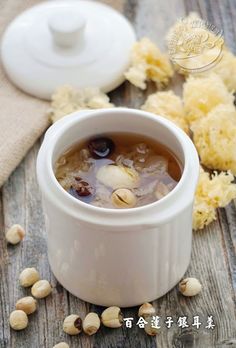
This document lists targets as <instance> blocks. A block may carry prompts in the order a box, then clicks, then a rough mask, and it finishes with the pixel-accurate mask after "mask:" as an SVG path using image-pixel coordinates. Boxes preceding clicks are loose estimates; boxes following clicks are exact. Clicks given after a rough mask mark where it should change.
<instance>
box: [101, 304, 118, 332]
mask: <svg viewBox="0 0 236 348" xmlns="http://www.w3.org/2000/svg"><path fill="white" fill-rule="evenodd" d="M101 321H102V323H103V325H104V326H106V327H110V328H113V329H115V328H119V327H121V326H122V324H123V313H122V312H121V309H120V308H119V307H116V306H112V307H108V308H106V309H105V310H104V311H103V312H102V315H101Z"/></svg>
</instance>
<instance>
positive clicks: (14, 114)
mask: <svg viewBox="0 0 236 348" xmlns="http://www.w3.org/2000/svg"><path fill="white" fill-rule="evenodd" d="M39 2H40V1H35V0H0V37H2V34H3V32H4V30H5V28H6V26H7V24H8V23H9V22H10V21H11V20H12V19H13V18H14V17H16V16H17V15H18V14H19V13H20V12H22V11H24V10H25V9H26V8H27V7H30V6H33V5H35V4H37V3H39ZM47 108H48V103H47V102H45V101H42V100H39V99H36V98H33V97H31V96H29V95H27V94H25V93H23V92H21V91H20V90H19V89H17V88H16V87H15V86H13V84H12V83H11V82H10V81H9V80H8V79H7V77H6V75H5V73H4V71H3V67H2V65H1V63H0V186H2V184H3V183H4V181H5V180H6V179H7V178H8V176H9V175H10V174H11V172H12V171H13V170H14V169H15V168H16V166H17V165H18V164H19V163H20V161H21V160H22V159H23V157H24V156H25V154H26V153H27V151H28V150H29V149H30V147H31V146H32V145H33V144H34V142H35V141H36V139H37V138H38V137H39V136H40V135H41V134H42V133H43V131H44V130H45V129H46V127H47V126H48V117H47V116H46V110H47Z"/></svg>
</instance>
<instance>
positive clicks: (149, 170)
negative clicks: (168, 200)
mask: <svg viewBox="0 0 236 348" xmlns="http://www.w3.org/2000/svg"><path fill="white" fill-rule="evenodd" d="M101 137H106V138H109V139H112V141H113V143H114V145H115V147H114V151H113V152H112V153H111V154H109V155H108V156H107V157H106V158H94V156H92V155H91V151H90V150H89V144H90V141H91V139H88V140H84V141H81V142H79V143H77V144H75V145H73V146H72V147H71V148H70V149H68V150H67V151H66V152H65V153H63V154H62V155H61V156H60V157H59V159H58V160H57V161H56V164H55V176H56V178H57V180H58V182H59V183H60V184H61V186H62V187H63V188H64V189H65V190H66V191H67V192H69V193H70V194H72V195H73V196H74V197H76V198H77V199H79V200H81V201H83V202H85V203H88V204H92V205H95V206H98V207H104V208H113V209H114V208H117V206H114V204H113V203H112V199H111V196H112V193H113V191H114V188H112V187H110V186H109V182H107V183H105V185H104V183H101V182H100V181H99V180H98V179H97V173H98V171H99V169H100V168H101V167H103V166H106V165H118V166H121V167H123V168H130V169H131V170H134V171H135V172H136V173H138V176H139V185H138V187H134V188H131V189H130V190H131V191H132V193H133V194H134V195H135V197H136V204H135V207H139V206H143V205H146V204H150V203H153V202H155V201H157V200H159V199H161V198H162V197H164V196H165V195H167V194H168V193H169V192H170V191H172V190H173V188H174V187H175V186H176V185H177V183H178V182H179V180H180V178H181V175H182V164H181V163H180V161H179V160H178V159H177V158H176V156H175V155H174V154H173V153H172V152H171V151H170V150H169V149H168V148H167V147H165V146H163V145H162V144H160V143H158V142H157V141H156V140H153V139H151V138H148V137H145V136H143V135H139V134H133V133H109V134H105V135H101ZM95 138H99V137H98V136H97V137H95ZM92 139H94V138H92ZM111 180H112V178H111ZM108 181H109V180H108ZM81 182H82V183H84V184H85V183H86V185H87V184H88V186H87V188H89V190H90V194H88V195H82V196H80V195H79V194H78V192H79V191H78V190H76V188H78V184H79V185H81ZM87 188H86V187H85V190H87ZM85 193H86V192H85ZM123 208H124V207H123Z"/></svg>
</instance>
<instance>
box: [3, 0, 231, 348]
mask: <svg viewBox="0 0 236 348" xmlns="http://www.w3.org/2000/svg"><path fill="white" fill-rule="evenodd" d="M104 2H106V3H108V4H110V5H113V6H114V7H116V8H117V9H118V10H120V11H123V12H124V13H125V15H126V16H127V17H128V18H129V19H130V20H131V21H132V23H133V24H134V26H135V29H136V31H137V34H138V36H139V37H142V36H144V35H146V36H149V37H150V38H152V39H153V40H154V41H155V42H157V43H158V44H159V45H160V47H162V48H163V47H164V40H163V39H164V35H165V33H166V30H167V28H168V27H169V25H171V24H172V23H173V22H174V20H175V18H176V17H179V16H182V15H183V14H184V12H185V10H186V11H187V12H188V11H190V10H197V11H200V12H201V14H202V15H203V17H204V18H208V19H209V20H211V21H213V20H214V21H216V22H217V23H215V24H217V25H219V24H220V25H223V26H224V30H225V31H227V32H228V31H231V33H230V34H227V40H229V42H228V44H229V45H231V44H232V47H233V45H234V42H233V43H232V40H233V38H234V39H235V35H234V33H235V24H234V22H233V19H232V17H230V16H229V13H230V12H231V13H236V4H235V2H234V1H228V0H227V1H225V2H224V4H225V3H226V7H225V6H224V5H223V2H222V1H218V2H216V1H209V0H199V1H195V0H190V1H189V0H188V1H187V0H185V2H184V4H185V7H184V6H183V2H182V1H179V0H169V1H167V0H166V1H165V2H163V1H157V0H145V1H143V0H126V1H125V0H120V1H114V0H107V1H104ZM214 4H216V5H214ZM232 33H233V34H232ZM179 81H180V80H179V79H174V81H173V83H172V86H173V88H175V89H176V90H178V85H179ZM153 90H154V88H153V86H150V87H149V88H148V90H147V91H145V92H144V93H143V92H141V91H140V90H138V89H137V88H135V87H133V86H130V84H129V83H127V82H126V83H124V84H123V85H122V86H121V87H119V88H118V89H117V90H116V91H115V92H112V93H110V96H111V98H112V101H113V102H114V103H115V104H117V105H126V106H130V107H139V106H140V105H141V104H142V103H143V101H144V99H145V97H146V95H147V94H148V93H150V92H151V91H153ZM39 145H40V144H39V143H37V144H36V145H35V146H34V148H33V149H32V150H31V151H30V153H29V154H28V155H27V157H26V158H25V160H24V161H23V162H22V164H21V165H20V166H19V167H18V168H17V170H16V171H15V172H14V173H13V175H12V176H11V177H10V178H9V180H8V182H7V183H6V185H5V186H4V187H3V190H2V193H1V200H0V228H1V231H0V282H1V283H0V347H1V348H5V347H7V348H8V347H9V348H11V347H17V348H22V347H24V348H38V347H39V348H41V347H44V348H50V347H53V345H54V344H55V343H57V342H59V341H61V340H65V341H67V342H68V343H69V344H70V347H72V348H75V347H83V348H90V347H95V348H123V347H124V348H128V347H131V348H139V347H141V348H143V347H144V348H146V347H147V348H154V347H157V346H158V347H163V348H168V347H176V348H177V347H178V348H179V347H184V348H185V347H186V348H194V347H207V348H211V347H212V348H213V347H228V346H231V347H236V327H235V322H236V313H235V303H234V300H235V297H234V296H235V294H234V288H233V280H234V282H235V277H236V276H235V243H236V227H235V226H236V208H235V204H234V203H232V204H231V205H230V206H229V207H227V209H222V210H220V211H219V213H218V214H219V217H218V221H216V222H215V223H213V224H212V225H211V226H209V227H208V228H206V229H205V230H204V231H202V232H197V233H195V234H194V237H193V252H192V260H191V264H190V267H189V269H188V272H187V274H186V275H189V276H196V277H197V278H199V279H200V280H201V282H202V284H203V291H202V293H201V294H200V295H199V296H197V297H196V298H192V299H189V298H184V297H183V296H181V295H180V294H179V293H178V291H177V289H176V288H174V289H173V290H172V291H170V292H169V293H168V294H167V295H165V296H163V297H162V298H161V299H159V300H157V301H155V302H154V306H155V307H156V309H157V313H158V315H159V316H160V317H161V318H162V324H163V321H164V320H165V317H166V316H173V319H174V320H175V321H176V319H177V318H178V316H183V315H186V316H188V318H189V320H190V319H191V318H192V316H194V315H199V316H200V319H201V321H202V323H203V324H204V325H205V322H206V318H207V315H213V317H214V320H215V324H216V328H215V329H214V330H206V329H204V328H201V329H199V330H196V329H194V328H192V327H191V326H190V327H189V328H187V329H183V330H181V329H179V328H178V327H177V326H176V324H175V325H173V327H172V328H171V329H169V330H167V329H165V328H164V327H163V325H162V330H161V332H160V334H159V335H158V336H157V338H151V337H148V336H147V335H146V334H145V333H144V332H143V330H142V329H139V328H138V327H137V326H135V325H134V327H133V328H132V329H127V328H125V327H123V328H121V329H116V330H111V329H107V328H105V327H102V328H101V330H100V331H99V333H98V334H96V335H95V336H94V337H87V336H85V335H84V334H82V335H80V336H78V337H68V336H66V335H65V334H63V332H62V322H63V319H64V317H65V316H66V315H68V314H69V313H73V312H75V313H80V314H81V316H82V317H84V316H85V314H86V313H87V312H88V311H96V312H98V313H101V311H102V309H103V308H101V307H97V306H94V305H91V304H88V303H85V302H83V301H80V300H79V299H77V298H75V297H74V296H72V295H70V294H69V293H68V292H67V291H65V290H64V289H63V287H62V286H61V285H60V284H59V283H58V282H57V281H56V279H55V278H54V276H53V275H52V273H51V271H50V268H49V265H48V260H47V252H46V234H45V226H44V217H43V213H42V208H41V200H40V193H39V191H38V185H37V182H36V176H35V161H36V156H37V151H38V148H39ZM13 223H20V224H22V225H23V226H24V227H25V228H26V230H27V236H26V239H25V240H24V242H23V243H22V244H21V245H19V246H15V247H9V246H8V247H7V246H6V242H5V239H4V231H5V230H6V229H7V227H9V226H11V224H13ZM29 266H35V267H37V268H38V269H39V271H40V273H41V275H42V277H44V278H46V279H48V280H50V282H51V284H52V285H53V293H52V295H51V296H49V297H48V298H47V299H45V300H41V301H39V310H38V312H37V313H35V314H33V315H32V316H31V317H30V325H29V327H28V328H27V329H26V330H25V331H24V332H13V331H12V330H10V329H9V325H8V315H9V313H10V311H11V310H12V309H13V308H14V304H15V302H16V300H17V299H18V298H20V297H21V296H23V295H25V294H27V293H29V292H28V290H24V289H22V288H21V287H20V286H19V284H18V275H19V273H20V271H21V270H22V269H23V268H25V267H29ZM124 314H125V317H135V318H137V308H129V309H125V310H124Z"/></svg>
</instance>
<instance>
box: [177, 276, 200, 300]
mask: <svg viewBox="0 0 236 348" xmlns="http://www.w3.org/2000/svg"><path fill="white" fill-rule="evenodd" d="M201 290H202V285H201V283H200V282H199V280H198V279H196V278H185V279H183V280H181V282H180V283H179V291H180V292H181V294H182V295H184V296H196V295H197V294H199V292H201Z"/></svg>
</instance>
